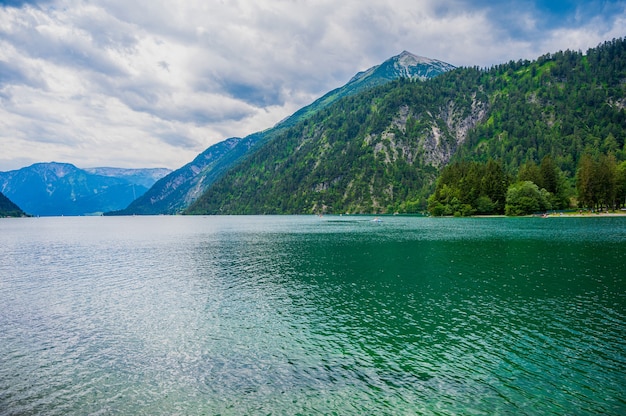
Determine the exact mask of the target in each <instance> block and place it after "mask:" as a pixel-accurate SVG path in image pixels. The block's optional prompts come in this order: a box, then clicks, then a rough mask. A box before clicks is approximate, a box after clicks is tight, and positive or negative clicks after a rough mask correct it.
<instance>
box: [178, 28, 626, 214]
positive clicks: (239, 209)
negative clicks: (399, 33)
mask: <svg viewBox="0 0 626 416" xmlns="http://www.w3.org/2000/svg"><path fill="white" fill-rule="evenodd" d="M625 138H626V42H625V41H624V40H623V39H619V40H614V41H612V42H606V43H605V44H603V45H600V46H599V47H597V48H594V49H590V50H589V51H588V52H587V53H586V54H585V55H583V54H582V53H580V52H571V51H566V52H558V53H555V54H548V55H545V56H542V57H540V58H539V59H537V60H536V61H533V62H530V61H518V62H509V63H508V64H503V65H498V66H495V67H493V68H491V69H487V70H479V69H478V68H458V69H456V70H453V71H448V72H446V73H444V74H442V75H440V76H438V77H435V78H433V79H430V80H428V81H426V82H412V81H408V80H404V79H400V80H396V81H392V82H390V83H387V84H384V85H382V86H379V87H376V88H374V89H370V90H366V91H363V92H361V93H359V94H357V95H354V96H350V97H344V98H342V99H340V100H338V101H336V102H335V103H334V104H332V105H331V106H330V107H327V108H325V109H323V110H320V111H318V112H317V113H315V114H314V115H312V116H311V117H309V118H307V119H304V120H302V121H300V122H298V123H297V124H296V125H294V126H293V127H292V128H290V129H287V130H285V131H283V132H281V133H280V134H278V135H277V136H276V137H274V138H273V139H272V140H270V141H268V142H267V143H265V144H263V146H261V147H260V148H258V149H257V150H256V151H255V153H254V154H252V155H251V156H250V157H249V158H247V159H246V160H245V161H243V162H242V163H241V164H239V165H238V166H237V167H235V168H234V169H232V170H231V171H230V172H229V173H228V174H227V175H225V176H224V177H222V178H221V179H220V180H218V181H216V182H215V184H214V185H213V186H211V188H209V189H208V190H207V191H206V192H205V194H203V195H202V196H201V197H200V198H198V200H197V201H196V202H195V203H194V204H192V205H191V206H190V207H189V209H188V210H187V211H186V213H188V214H307V213H346V212H348V213H393V212H415V211H417V210H420V209H424V208H425V207H426V198H427V197H428V195H429V194H430V193H431V191H432V189H433V185H434V183H435V180H436V178H437V176H438V175H439V172H440V171H441V169H442V168H443V167H444V166H446V165H447V164H448V163H449V162H450V161H452V160H478V161H486V160H489V159H494V160H497V161H499V162H500V163H502V165H503V167H504V169H505V170H506V172H507V173H508V174H510V175H515V174H516V172H517V170H518V169H519V167H520V166H521V165H522V164H524V163H526V162H528V161H533V162H535V163H537V164H538V163H539V161H541V160H542V158H543V157H544V156H546V155H550V156H551V157H552V159H553V160H554V161H555V163H556V164H557V165H558V167H559V169H560V170H561V171H562V173H563V175H564V177H565V180H566V181H568V182H569V183H572V181H574V178H575V175H576V167H577V164H578V160H579V159H580V156H581V154H583V153H584V152H602V153H604V154H608V155H612V156H611V157H614V158H616V159H617V160H618V161H622V160H626V148H625V143H624V139H625ZM453 197H454V195H451V196H450V198H453Z"/></svg>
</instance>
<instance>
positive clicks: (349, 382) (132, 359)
mask: <svg viewBox="0 0 626 416" xmlns="http://www.w3.org/2000/svg"><path fill="white" fill-rule="evenodd" d="M372 218H373V217H365V216H363V217H361V216H343V217H340V216H328V217H323V218H318V217H315V216H249V217H248V216H224V217H221V216H216V217H183V216H159V217H156V216H155V217H63V218H22V219H1V220H0V415H24V414H45V415H88V414H93V415H109V414H132V415H155V414H167V415H169V414H181V415H187V414H206V415H217V414H221V415H243V414H250V415H256V414H272V415H282V414H284V415H291V414H302V415H309V414H338V415H346V414H425V415H455V414H510V415H519V414H528V415H563V414H577V415H578V414H579V415H584V414H608V415H619V414H626V280H625V279H626V218H624V217H620V218H597V217H592V218H547V219H542V218H469V219H453V218H419V217H401V216H398V217H382V219H383V221H382V222H380V223H376V222H372V221H371V219H372Z"/></svg>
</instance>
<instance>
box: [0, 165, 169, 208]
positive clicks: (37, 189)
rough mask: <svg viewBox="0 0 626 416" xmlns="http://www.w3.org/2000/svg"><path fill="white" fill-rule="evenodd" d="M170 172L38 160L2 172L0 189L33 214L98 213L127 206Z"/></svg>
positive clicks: (0, 173) (165, 170)
mask: <svg viewBox="0 0 626 416" xmlns="http://www.w3.org/2000/svg"><path fill="white" fill-rule="evenodd" d="M167 172H169V170H167V169H119V168H93V169H88V170H85V169H79V168H77V167H76V166H74V165H71V164H69V163H56V162H52V163H36V164H34V165H31V166H28V167H25V168H22V169H19V170H13V171H9V172H0V192H2V193H4V194H5V195H6V196H7V197H9V198H10V199H11V200H12V201H14V202H15V203H16V204H18V205H19V206H20V207H22V209H23V210H25V211H26V212H27V213H29V214H31V215H40V216H56V215H97V214H101V213H103V212H106V211H111V210H115V209H120V208H123V207H125V206H127V205H128V204H129V202H130V201H132V200H134V199H135V198H136V197H137V196H139V195H141V194H143V193H144V192H146V191H147V190H148V188H149V187H150V186H151V185H152V184H153V183H154V181H155V180H156V179H155V178H159V177H161V176H162V175H163V174H165V173H167Z"/></svg>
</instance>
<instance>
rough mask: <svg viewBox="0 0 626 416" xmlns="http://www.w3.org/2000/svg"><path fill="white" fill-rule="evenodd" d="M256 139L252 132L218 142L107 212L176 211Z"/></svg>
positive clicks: (235, 159) (159, 212) (109, 213)
mask: <svg viewBox="0 0 626 416" xmlns="http://www.w3.org/2000/svg"><path fill="white" fill-rule="evenodd" d="M258 139H259V136H258V135H257V136H254V135H251V136H248V137H247V138H245V139H241V138H230V139H227V140H224V141H222V142H220V143H217V144H215V145H213V146H211V147H209V148H208V149H207V150H205V151H204V152H202V153H200V154H199V155H198V156H197V157H196V158H195V159H194V160H193V161H191V162H190V163H188V164H186V165H185V166H183V167H182V168H180V169H177V170H175V171H173V172H171V173H169V174H168V175H166V176H164V177H163V178H161V179H159V180H158V181H157V182H156V183H155V184H154V185H153V186H152V187H151V188H150V189H149V190H148V191H147V192H146V193H144V194H143V195H141V196H140V197H138V198H137V199H135V200H134V201H132V202H131V203H130V205H128V206H127V207H126V208H124V209H121V210H118V211H113V212H107V213H106V215H151V214H176V213H177V212H180V211H182V210H183V209H184V208H186V207H187V206H188V205H189V204H191V203H192V202H193V201H195V200H196V198H198V196H200V195H201V194H202V192H203V191H204V190H205V189H206V187H207V185H208V184H210V183H212V182H214V181H215V179H216V178H217V177H219V175H221V174H222V173H223V172H224V171H225V170H226V169H228V168H229V167H230V166H231V165H232V164H234V163H235V162H236V161H237V160H239V158H241V157H242V156H243V155H244V154H245V153H246V152H247V151H248V150H249V149H250V147H251V146H252V145H253V144H254V143H255V142H256V141H257V140H258Z"/></svg>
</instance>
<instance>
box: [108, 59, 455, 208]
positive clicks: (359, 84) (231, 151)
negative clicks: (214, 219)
mask: <svg viewBox="0 0 626 416" xmlns="http://www.w3.org/2000/svg"><path fill="white" fill-rule="evenodd" d="M452 69H454V66H453V65H450V64H448V63H445V62H442V61H438V60H434V59H429V58H424V57H420V56H417V55H413V54H411V53H409V52H407V51H404V52H402V53H401V54H399V55H397V56H394V57H391V58H390V59H388V60H386V61H385V62H383V63H382V64H380V65H376V66H374V67H372V68H370V69H368V70H366V71H363V72H360V73H358V74H356V75H355V76H354V77H353V78H352V79H351V80H350V81H349V82H348V83H347V84H345V85H344V86H342V87H340V88H337V89H335V90H332V91H330V92H329V93H327V94H325V95H324V96H322V97H321V98H319V99H317V100H316V101H314V102H313V103H311V104H310V105H308V106H306V107H304V108H302V109H300V110H299V111H297V112H296V113H294V114H293V115H291V116H290V117H288V118H286V119H285V120H283V121H281V122H280V123H278V124H277V125H276V126H274V127H272V128H271V129H268V130H265V131H262V132H258V133H254V134H251V135H249V136H246V137H245V138H243V139H241V138H230V139H227V140H225V141H223V142H220V143H217V144H215V145H213V146H211V147H209V148H208V149H206V150H205V151H204V152H202V153H201V154H200V155H198V156H197V157H196V158H195V159H194V160H193V161H192V162H190V163H188V164H187V165H185V166H183V167H181V168H180V169H177V170H175V171H174V172H172V173H171V174H169V175H168V176H167V177H165V178H163V179H162V180H160V181H158V182H157V183H156V184H155V185H154V186H153V187H152V188H151V189H150V190H149V191H148V192H146V193H145V194H144V195H142V196H141V197H140V198H138V199H136V200H135V201H133V202H132V203H131V204H130V205H129V206H128V207H126V208H125V209H122V210H119V211H116V212H110V213H107V215H135V214H137V215H147V214H175V213H178V212H181V211H183V210H184V209H186V208H187V207H188V206H189V205H190V204H191V203H193V202H194V201H195V200H196V199H197V198H198V197H199V196H200V195H202V194H203V193H204V192H205V191H206V190H207V189H208V188H209V187H210V186H211V185H212V184H213V183H214V182H215V181H216V180H218V179H219V178H220V177H221V176H222V175H223V174H224V173H225V172H227V171H228V170H229V169H230V168H232V167H234V166H236V165H237V164H238V163H239V162H241V161H242V160H243V159H244V158H245V157H246V156H248V155H249V154H251V153H253V152H254V151H255V150H256V149H257V148H260V147H262V145H263V144H264V143H268V142H271V141H272V140H274V139H275V138H276V137H277V136H279V135H280V134H281V133H282V132H284V131H285V130H287V129H288V128H290V127H292V126H294V125H296V124H298V123H299V122H302V121H303V120H306V119H308V118H309V117H311V116H312V115H314V114H316V113H317V112H319V111H321V110H323V109H324V108H327V107H329V106H331V105H332V104H333V103H335V102H337V101H339V100H341V99H343V98H345V97H350V96H353V95H356V94H358V93H360V92H361V91H366V90H369V89H371V88H373V87H375V86H379V85H384V84H386V83H388V82H391V81H392V80H395V79H398V78H404V79H412V80H426V79H430V78H433V77H435V76H437V75H440V74H442V73H444V72H446V71H449V70H452Z"/></svg>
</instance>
